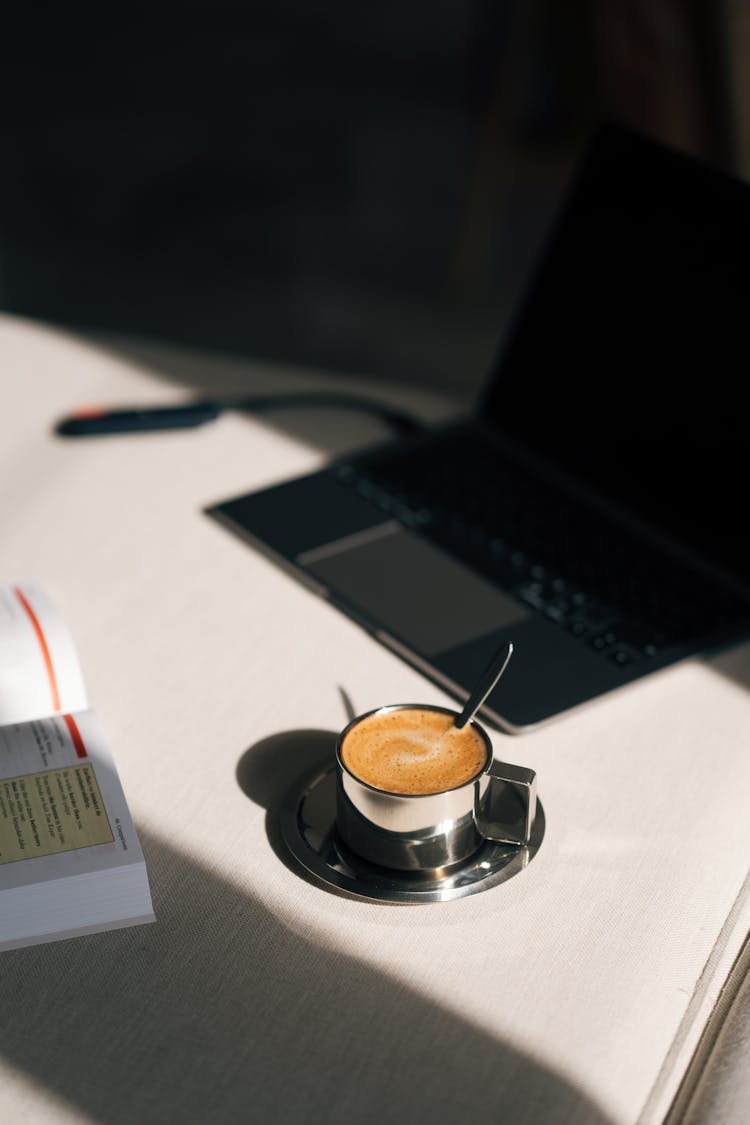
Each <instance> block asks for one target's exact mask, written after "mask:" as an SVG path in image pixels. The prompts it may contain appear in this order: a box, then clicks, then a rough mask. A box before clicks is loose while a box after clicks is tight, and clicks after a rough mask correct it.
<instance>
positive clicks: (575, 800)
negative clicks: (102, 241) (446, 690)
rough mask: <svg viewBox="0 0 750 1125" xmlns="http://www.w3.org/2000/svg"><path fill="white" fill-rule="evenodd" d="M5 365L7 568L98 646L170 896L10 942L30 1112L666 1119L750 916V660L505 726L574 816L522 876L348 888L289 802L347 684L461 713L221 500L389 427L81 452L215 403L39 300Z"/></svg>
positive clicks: (357, 699) (1, 1069) (7, 972)
mask: <svg viewBox="0 0 750 1125" xmlns="http://www.w3.org/2000/svg"><path fill="white" fill-rule="evenodd" d="M0 361H1V363H2V367H1V368H0V371H1V372H2V374H0V434H1V440H0V518H1V520H2V523H1V527H2V536H1V540H0V577H2V579H3V580H13V579H17V578H23V577H26V576H32V577H35V578H37V579H38V580H39V581H40V582H41V583H42V584H43V585H44V587H45V588H46V589H47V591H48V592H49V594H50V595H51V596H52V598H53V600H54V601H55V602H56V604H57V606H58V607H59V609H60V610H61V612H62V613H63V616H64V617H65V619H66V620H67V622H68V624H69V626H70V628H71V630H72V632H73V634H74V636H75V638H76V641H77V644H78V648H79V652H80V656H81V661H82V664H83V668H84V673H85V675H86V680H87V685H88V691H89V696H90V699H91V702H92V706H93V707H94V709H95V710H96V712H97V714H98V716H99V718H100V721H101V723H102V724H103V726H104V729H105V730H106V731H107V734H108V736H109V739H110V742H111V745H112V748H113V752H114V755H115V759H116V761H117V764H118V768H119V771H120V775H121V778H122V782H123V785H124V788H125V791H126V793H127V796H128V799H129V803H130V806H131V810H132V812H133V816H134V820H135V824H136V828H137V830H138V832H139V836H140V838H141V841H142V844H143V848H144V852H145V855H146V860H147V864H148V869H149V874H150V879H151V886H152V891H153V899H154V907H155V910H156V914H157V922H156V923H155V924H154V925H151V926H143V927H137V928H133V929H129V930H122V931H119V932H115V933H110V934H103V935H96V936H91V937H86V938H77V939H72V940H69V941H66V942H63V943H57V944H54V945H49V946H44V947H38V948H32V949H26V950H20V951H17V952H13V953H6V954H3V955H2V958H1V959H0V980H1V981H2V988H1V995H2V1001H3V1002H2V1005H0V1120H2V1121H8V1122H10V1121H19V1122H21V1121H23V1122H24V1125H37V1123H42V1122H55V1123H58V1122H59V1123H61V1125H62V1123H65V1125H67V1123H72V1122H76V1123H80V1122H83V1121H98V1122H107V1123H118V1125H119V1123H126V1122H127V1123H130V1122H145V1123H149V1122H154V1123H159V1125H164V1123H166V1122H170V1121H178V1120H179V1121H189V1122H193V1121H195V1122H201V1123H204V1122H206V1123H208V1122H217V1123H218V1122H221V1123H223V1122H234V1121H239V1120H252V1121H274V1122H279V1123H286V1122H302V1121H305V1122H308V1121H326V1122H333V1123H339V1122H341V1123H343V1122H347V1125H353V1123H356V1122H372V1121H378V1122H405V1121H409V1122H421V1121H424V1122H428V1121H430V1122H435V1121H438V1122H448V1121H453V1120H458V1119H460V1120H462V1121H477V1122H479V1121H482V1122H484V1121H507V1122H513V1123H514V1125H526V1123H534V1125H538V1123H540V1122H543V1123H545V1125H547V1123H551V1125H556V1123H558V1122H560V1123H561V1122H574V1123H576V1125H579V1123H581V1125H582V1123H588V1122H595V1123H602V1125H603V1123H605V1122H613V1123H614V1122H617V1123H635V1122H639V1121H640V1122H656V1121H661V1120H662V1119H663V1117H664V1114H665V1113H666V1111H667V1109H668V1106H669V1104H670V1102H671V1100H672V1097H673V1095H674V1093H675V1092H676V1089H677V1086H678V1084H679V1080H680V1077H681V1075H682V1073H683V1071H684V1069H685V1067H686V1065H687V1062H688V1060H689V1058H690V1056H691V1054H692V1052H693V1050H694V1048H695V1046H696V1044H697V1041H698V1037H699V1034H700V1030H701V1028H702V1026H703V1024H704V1022H705V1020H706V1018H707V1016H708V1014H709V1012H710V1010H711V1008H712V1007H713V1005H714V1002H715V1000H716V997H717V995H718V993H719V990H720V987H721V984H722V982H723V980H724V978H725V976H726V973H727V971H728V969H729V966H730V965H731V963H732V961H733V959H734V957H735V956H736V954H737V952H738V950H739V947H740V944H741V941H742V937H743V936H744V934H745V933H746V932H747V928H748V926H747V923H748V905H747V901H746V900H747V887H746V883H745V879H746V874H747V870H748V867H749V866H750V863H749V861H750V817H748V816H747V814H746V794H747V793H748V792H750V754H748V752H747V749H748V745H750V695H748V687H749V686H750V648H738V649H736V650H735V651H733V652H731V653H726V654H723V655H721V656H715V657H712V658H706V659H694V660H690V661H687V662H685V663H683V664H681V665H679V666H676V667H673V668H671V669H668V670H666V671H663V672H660V673H658V674H656V675H654V676H653V677H651V678H649V679H647V680H644V681H642V682H639V683H636V684H633V685H631V686H629V687H627V688H625V689H623V690H621V691H619V692H617V693H614V694H612V695H610V696H609V697H606V698H603V699H601V700H599V701H597V702H595V703H593V704H590V705H589V706H588V707H586V708H583V709H581V710H580V711H578V712H575V713H571V714H569V715H567V716H564V717H562V718H560V719H559V720H557V721H555V722H554V723H551V724H550V725H548V726H546V727H544V728H542V729H540V730H538V731H536V732H534V733H530V734H527V735H524V736H521V737H519V738H509V737H507V736H503V735H500V734H495V736H494V738H495V745H496V748H497V751H498V754H499V756H500V757H502V758H504V759H506V760H511V761H516V762H518V763H519V764H522V765H528V766H532V767H533V768H535V769H536V770H537V773H538V777H539V792H540V796H541V799H542V801H543V803H544V808H545V811H546V816H547V835H546V839H545V841H544V844H543V847H542V848H541V850H540V852H539V854H538V855H537V857H536V858H535V859H534V861H533V862H532V863H531V864H530V865H529V867H528V868H527V869H526V870H525V871H524V872H522V873H521V874H520V875H519V876H517V877H516V878H514V879H512V880H511V881H509V882H507V883H505V884H502V885H501V886H498V887H496V888H494V889H492V890H490V891H487V892H486V893H483V894H480V895H477V896H475V897H473V898H468V899H464V900H460V901H457V902H452V903H445V904H432V905H423V906H418V907H404V906H388V905H377V904H374V903H369V902H364V901H357V900H354V899H348V898H342V897H340V896H335V895H333V894H330V893H327V892H325V891H324V890H322V889H320V888H319V887H318V886H317V885H315V884H314V882H312V881H311V880H309V879H306V878H304V877H302V876H301V874H300V873H299V872H298V871H297V870H296V869H295V868H294V865H293V864H292V863H291V862H290V861H289V860H288V859H287V857H286V855H285V853H284V850H283V845H282V843H281V841H280V837H279V832H278V825H277V815H276V814H277V811H278V806H279V803H280V801H281V798H282V795H283V793H284V791H285V788H286V787H287V785H288V784H289V782H290V781H291V780H293V778H294V777H295V776H296V775H297V774H298V773H299V772H300V770H301V769H302V768H304V766H305V764H306V763H307V762H311V761H313V760H314V759H315V757H316V756H319V755H320V754H321V753H323V752H325V751H326V749H327V748H328V747H329V746H330V740H331V737H332V733H333V732H335V731H336V730H337V729H339V728H340V727H341V726H343V725H344V723H345V722H346V720H347V714H346V707H345V698H346V697H348V698H349V699H350V700H351V702H352V703H353V705H354V707H355V708H356V710H357V711H364V710H367V709H369V708H371V707H374V706H377V705H379V704H382V703H385V702H397V701H404V700H420V699H421V700H424V701H426V702H437V703H446V702H447V701H448V700H447V697H446V696H445V695H444V694H443V693H442V692H441V691H440V690H439V689H437V688H436V687H434V686H432V685H431V684H429V683H428V682H427V681H426V680H424V679H423V678H422V677H421V676H420V675H419V674H418V673H417V672H415V671H414V670H411V669H410V668H408V667H407V666H406V665H405V664H403V663H402V662H401V661H399V660H398V659H397V658H396V657H394V656H393V655H392V654H390V653H389V652H387V651H386V650H384V649H383V648H381V647H380V646H378V645H377V644H376V643H375V642H374V641H373V640H372V639H371V638H369V637H368V636H367V635H366V634H365V633H364V632H363V631H361V630H360V629H359V628H358V627H357V626H356V625H354V624H353V623H352V622H350V621H349V620H347V619H346V618H345V617H343V616H342V615H341V614H339V613H338V612H337V611H336V610H334V609H333V608H331V607H330V606H328V605H327V604H326V603H324V602H323V601H321V600H319V599H317V598H316V597H315V596H314V595H313V594H311V593H310V592H308V591H307V590H305V589H303V588H302V587H301V586H299V585H298V584H297V583H295V582H294V581H293V580H292V579H291V578H289V577H288V576H286V575H285V574H283V573H282V572H281V571H280V570H279V569H277V568H276V567H275V566H274V565H272V564H271V563H270V562H269V561H267V560H266V559H264V558H262V557H261V556H260V555H259V554H256V553H255V552H253V551H252V550H250V549H249V548H248V547H247V546H246V545H244V544H243V543H241V542H240V541H239V540H238V539H236V538H234V537H233V536H231V535H230V534H229V533H227V532H226V531H225V530H223V529H222V528H221V527H219V526H218V525H217V524H216V523H215V522H214V521H213V520H211V519H209V518H207V517H206V515H205V514H204V513H203V509H204V508H205V507H206V506H207V505H210V504H212V503H214V502H216V501H218V500H221V499H224V498H226V497H229V496H232V495H236V494H238V493H240V492H242V491H245V490H249V489H251V488H254V487H259V486H261V485H264V484H266V483H269V482H272V481H275V480H278V479H281V478H283V477H285V476H289V475H292V474H295V473H300V472H304V471H307V470H310V469H313V468H315V467H317V466H318V465H320V464H321V463H322V462H323V461H324V459H325V457H326V455H327V454H326V448H325V447H326V445H328V447H329V448H330V447H331V446H332V445H333V444H334V443H337V444H338V447H339V448H340V447H341V446H342V445H346V444H347V443H349V444H357V443H358V442H360V441H365V440H371V439H372V437H373V436H375V434H377V433H381V432H382V431H380V430H379V429H378V427H377V425H376V424H375V423H373V422H371V421H367V420H362V419H360V418H358V417H357V416H356V415H354V414H351V415H350V414H348V413H347V414H336V415H326V416H325V417H321V419H320V420H319V421H318V422H317V426H318V431H317V432H318V433H319V434H322V435H323V436H322V438H321V439H320V442H321V444H320V445H316V444H315V442H314V441H313V440H312V439H311V437H310V436H308V439H307V440H302V438H301V437H300V436H299V434H300V433H302V432H304V433H305V434H307V435H313V434H314V433H315V429H314V427H315V425H316V423H315V422H313V421H311V420H310V419H309V418H302V416H299V417H295V418H292V419H290V420H289V426H290V428H289V429H285V428H283V424H282V421H281V420H280V419H276V420H274V421H273V422H272V420H271V419H270V418H269V419H266V420H260V419H258V420H253V419H250V418H248V417H246V416H240V415H227V416H225V417H222V418H221V419H220V420H219V421H217V422H216V423H213V424H212V425H210V426H208V427H206V428H203V429H199V430H195V431H185V432H176V433H171V434H153V435H136V436H131V437H119V438H111V439H99V440H93V439H92V440H87V441H78V442H73V441H64V440H62V439H59V438H55V437H54V436H53V435H52V433H51V425H52V423H53V421H54V420H55V418H57V417H58V416H60V415H61V414H63V413H65V412H67V411H68V410H69V409H70V408H72V407H73V406H76V405H81V404H82V403H85V402H88V401H92V400H93V401H99V402H100V401H105V402H111V403H128V402H130V403H132V402H149V401H151V402H161V401H164V400H165V398H166V399H175V398H179V397H181V396H182V395H183V394H184V391H183V390H182V389H181V388H179V387H177V386H176V385H174V384H173V383H172V382H170V380H169V379H164V378H162V377H161V375H160V370H162V371H165V370H166V369H167V368H166V366H164V367H162V366H161V365H160V364H159V363H156V365H155V366H153V367H152V369H151V370H149V369H148V366H147V365H145V364H144V363H142V362H140V363H136V362H134V361H133V360H132V359H128V358H127V356H125V355H123V354H122V353H121V352H119V351H118V350H117V349H110V348H106V347H104V346H102V345H95V344H92V343H90V342H89V343H87V342H85V341H84V340H82V339H79V338H76V337H75V336H74V335H72V334H69V333H65V332H60V331H58V330H55V329H51V328H48V327H44V326H39V325H35V324H32V323H30V322H24V321H21V320H16V319H13V318H5V319H3V320H2V321H0ZM201 364H203V365H204V368H205V370H207V371H208V369H209V367H210V361H209V360H207V359H206V360H203V359H201V360H199V366H200V365H201ZM223 370H224V369H223V368H222V366H221V364H218V363H217V371H219V374H220V375H221V373H222V371H223ZM225 375H226V372H225ZM227 377H228V376H227ZM246 379H247V381H248V386H249V387H251V388H260V387H262V388H266V387H268V386H269V385H270V384H271V382H272V381H274V380H276V381H277V382H278V383H280V384H281V385H284V386H292V385H297V376H296V375H295V374H294V373H288V372H286V373H285V372H280V373H279V372H272V371H270V370H269V369H268V368H265V367H263V366H262V365H255V366H253V365H247V373H246ZM329 385H330V383H329ZM366 389H368V390H370V391H371V390H372V387H371V386H370V387H368V388H366ZM393 393H394V394H396V395H397V396H401V398H402V400H403V397H404V395H406V392H405V391H403V389H399V390H395V391H394V392H393ZM427 407H428V411H432V412H433V413H434V414H438V413H439V412H440V409H441V407H440V404H439V403H437V401H429V402H428V403H427Z"/></svg>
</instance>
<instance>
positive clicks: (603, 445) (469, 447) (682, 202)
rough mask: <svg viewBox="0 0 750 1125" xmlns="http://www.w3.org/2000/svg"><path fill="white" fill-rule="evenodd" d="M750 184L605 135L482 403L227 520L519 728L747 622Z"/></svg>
mask: <svg viewBox="0 0 750 1125" xmlns="http://www.w3.org/2000/svg"><path fill="white" fill-rule="evenodd" d="M748 262H750V188H749V187H747V186H745V185H744V184H743V183H741V182H739V181H738V180H735V179H733V178H731V177H729V176H726V175H724V174H722V173H720V172H718V171H716V170H714V169H712V168H710V167H709V166H707V165H704V164H703V163H701V162H698V161H697V160H694V159H692V158H690V157H688V156H686V155H684V154H682V153H679V152H677V151H674V150H672V149H669V148H667V147H665V146H663V145H660V144H658V143H656V142H655V141H653V140H650V139H647V138H646V137H644V136H641V135H639V134H636V133H633V132H631V131H629V130H626V129H624V128H621V127H619V126H617V125H611V124H606V125H604V126H602V127H601V128H600V129H599V130H598V131H597V132H596V133H595V135H594V136H593V137H592V139H591V141H590V143H589V144H588V146H587V148H586V150H585V151H584V152H583V154H582V156H581V159H580V162H579V165H578V169H577V171H576V173H575V174H574V176H573V177H572V181H571V183H570V185H569V188H568V190H567V192H566V195H565V198H564V200H563V203H562V205H561V208H560V212H559V216H558V218H557V221H556V222H555V223H554V224H553V229H552V232H551V234H550V236H549V237H548V239H547V241H546V244H545V247H544V249H543V252H542V254H541V257H540V261H539V263H538V266H537V268H536V270H535V272H534V274H533V276H532V280H531V283H530V285H529V286H528V289H527V292H526V293H525V295H524V298H523V300H522V302H521V304H520V306H519V310H518V311H517V313H516V315H515V317H514V320H513V324H512V328H511V331H510V333H509V334H508V335H507V337H506V343H505V346H504V347H503V349H502V352H501V354H500V356H499V357H498V360H497V362H496V363H495V365H494V369H493V371H492V372H491V374H490V378H489V379H488V383H487V387H486V390H485V392H484V393H483V394H482V396H481V400H480V401H479V402H478V404H477V406H476V410H475V411H474V413H473V414H472V415H471V416H470V417H466V418H461V419H458V420H456V421H453V422H451V423H450V424H447V425H441V426H438V427H435V428H433V429H427V430H425V431H424V432H423V433H420V434H417V435H416V436H413V437H410V438H407V439H402V440H394V441H391V442H387V443H383V444H382V445H379V446H377V447H375V448H368V449H365V450H362V451H361V452H358V453H356V455H354V456H347V457H345V458H343V459H341V460H338V461H335V462H333V463H331V464H330V465H329V466H327V467H326V468H325V469H323V470H322V471H319V472H315V473H313V474H310V475H306V476H303V477H299V478H296V479H293V480H289V481H285V482H283V483H280V484H278V485H276V486H274V487H270V488H266V489H263V490H261V491H257V492H253V493H250V494H247V495H243V496H239V497H235V498H232V499H229V500H227V501H226V502H223V503H220V504H218V505H217V506H215V507H213V508H212V509H211V510H210V514H211V515H213V516H214V517H215V518H217V519H218V520H220V521H221V522H222V523H223V524H224V525H226V526H228V527H229V528H231V529H232V530H233V531H235V532H237V533H239V534H240V535H242V536H243V537H244V538H245V539H247V540H248V541H249V542H251V543H252V544H254V545H255V546H256V547H257V548H259V549H260V550H262V551H264V552H266V553H267V554H268V555H270V556H271V557H272V558H274V559H275V560H276V561H277V562H278V563H280V564H281V565H282V566H284V567H286V568H287V569H288V570H289V571H290V572H291V573H292V574H293V575H295V576H296V577H297V578H298V579H299V580H301V581H302V582H303V583H305V584H306V585H307V586H308V587H309V588H310V589H311V590H313V591H314V592H315V593H316V594H318V595H320V596H322V597H325V598H328V599H330V601H331V602H333V603H334V604H335V605H336V606H337V607H339V609H340V610H342V611H343V612H344V613H346V614H348V615H349V616H350V617H351V618H353V619H354V620H355V621H357V622H359V623H360V624H361V625H362V626H363V627H364V628H365V629H367V630H368V631H369V632H370V633H372V635H373V636H374V637H376V638H377V639H378V640H379V641H380V642H381V643H382V644H384V645H386V646H388V648H390V649H392V650H393V651H394V652H395V653H397V654H398V655H399V656H400V657H402V658H403V659H404V660H406V661H408V662H409V663H410V664H411V665H413V666H414V667H416V668H417V669H419V670H421V671H422V672H423V673H424V674H425V675H426V676H428V677H429V678H430V679H431V680H433V681H434V682H436V683H437V684H439V685H441V686H442V687H443V688H445V689H446V690H447V691H448V692H449V693H451V694H452V695H453V696H454V697H455V698H456V699H457V700H458V701H461V700H463V699H465V698H466V696H467V694H468V691H469V689H470V688H471V687H472V685H473V683H474V682H475V680H476V678H477V676H478V675H479V674H480V673H481V671H482V670H483V668H484V666H485V664H486V663H487V661H488V660H489V658H490V657H491V655H492V653H493V652H494V651H495V650H496V649H497V648H498V647H499V645H500V644H501V643H502V642H504V641H509V640H510V641H512V642H513V645H514V649H515V654H514V657H513V660H512V661H511V663H510V665H509V667H508V671H507V673H506V675H505V676H504V677H503V678H502V679H501V681H500V683H499V684H498V685H497V688H496V689H495V691H494V692H493V693H492V694H491V695H490V697H489V698H488V700H487V702H486V704H485V706H484V708H483V711H482V715H483V717H484V719H485V720H487V721H489V722H490V723H492V724H494V725H496V726H497V727H499V728H500V729H501V730H504V731H507V732H510V733H518V732H521V731H524V730H528V729H530V728H533V727H535V726H537V725H538V724H541V723H543V722H546V721H548V720H550V719H552V718H554V717H555V716H558V715H560V714H562V713H564V712H567V711H568V710H570V709H571V708H574V707H577V706H579V705H581V704H583V703H585V702H587V701H589V700H591V699H593V698H595V697H598V696H600V695H602V694H603V693H606V692H610V691H613V690H615V689H617V688H619V687H621V686H622V685H624V684H627V683H629V682H631V681H633V680H635V679H637V678H639V677H642V676H645V675H648V674H650V673H652V672H653V671H654V670H655V669H658V668H662V667H664V666H665V665H668V664H671V663H673V662H675V661H677V660H680V659H682V658H684V657H686V656H688V655H690V654H695V653H698V652H705V651H707V650H709V649H713V648H716V647H717V646H721V645H724V644H726V643H728V642H729V641H730V640H733V639H735V638H738V637H741V636H742V635H745V634H747V633H748V631H750V630H749V626H750V534H749V533H748V518H747V504H746V501H745V499H744V495H745V481H746V466H747V452H746V450H747V434H746V423H745V421H744V409H741V408H740V403H739V401H738V389H739V385H740V380H741V379H742V377H743V373H744V371H745V369H746V365H747V332H748V330H750V318H748V313H747V310H748V309H750V269H748Z"/></svg>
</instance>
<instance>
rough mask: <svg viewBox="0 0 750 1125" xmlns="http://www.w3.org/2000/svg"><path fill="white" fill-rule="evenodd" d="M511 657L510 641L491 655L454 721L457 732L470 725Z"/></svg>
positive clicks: (511, 647)
mask: <svg viewBox="0 0 750 1125" xmlns="http://www.w3.org/2000/svg"><path fill="white" fill-rule="evenodd" d="M512 655H513V643H512V642H511V641H507V642H506V643H505V644H503V645H501V646H500V648H499V649H498V650H497V652H496V653H495V654H494V655H493V657H492V659H491V660H490V662H489V664H488V665H487V667H486V668H485V670H484V671H483V672H482V675H481V676H480V677H479V679H478V680H477V683H476V685H475V687H474V690H473V691H472V693H471V695H470V696H469V698H468V699H467V700H466V706H465V707H464V709H463V711H462V712H461V714H460V715H459V716H458V718H457V719H456V723H455V725H456V727H457V728H458V729H459V730H461V728H462V727H465V726H466V724H467V723H470V722H471V720H472V719H473V718H474V716H475V715H476V713H477V711H478V710H479V708H480V707H481V706H482V704H483V703H484V701H485V699H486V698H487V696H488V695H489V694H490V692H491V691H492V689H493V687H494V686H495V684H496V683H497V681H498V680H499V679H500V677H501V676H502V674H503V672H504V671H505V669H506V668H507V667H508V661H509V660H510V658H511V656H512Z"/></svg>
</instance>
